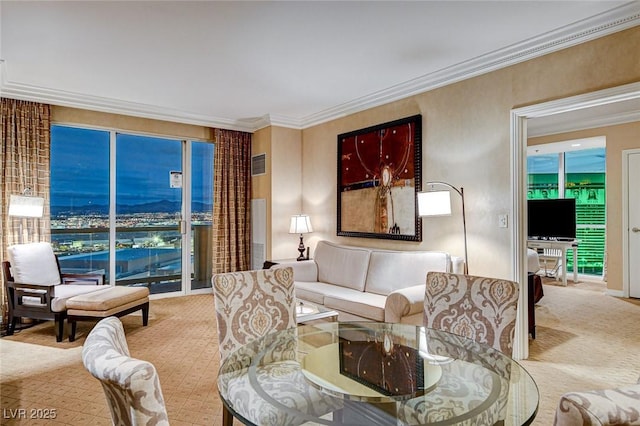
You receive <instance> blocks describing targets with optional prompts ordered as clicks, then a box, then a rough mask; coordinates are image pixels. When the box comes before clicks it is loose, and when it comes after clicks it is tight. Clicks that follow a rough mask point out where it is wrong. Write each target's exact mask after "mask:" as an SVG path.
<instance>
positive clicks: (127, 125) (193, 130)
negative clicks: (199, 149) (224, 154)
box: [51, 105, 213, 141]
mask: <svg viewBox="0 0 640 426" xmlns="http://www.w3.org/2000/svg"><path fill="white" fill-rule="evenodd" d="M51 121H52V122H54V123H61V124H81V125H83V126H93V127H102V128H107V129H116V130H127V131H131V132H139V133H145V134H151V135H161V136H170V137H177V138H183V139H195V140H206V141H207V140H208V141H210V140H213V130H212V129H210V128H208V127H203V126H194V125H191V124H182V123H173V122H170V121H161V120H151V119H147V118H139V117H130V116H127V115H120V114H109V113H105V112H98V111H89V110H84V109H77V108H68V107H61V106H56V105H52V106H51Z"/></svg>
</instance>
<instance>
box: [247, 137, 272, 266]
mask: <svg viewBox="0 0 640 426" xmlns="http://www.w3.org/2000/svg"><path fill="white" fill-rule="evenodd" d="M262 153H264V154H266V161H265V163H266V164H265V166H266V173H265V174H264V175H261V176H254V177H252V178H251V198H252V199H260V198H264V199H265V200H266V210H267V215H266V216H267V217H266V224H267V229H266V232H267V241H266V247H265V259H272V256H271V228H272V226H271V167H272V165H271V164H272V162H271V158H272V153H271V128H270V127H269V128H265V129H260V130H258V131H256V132H255V133H254V134H253V138H252V139H251V155H258V154H262Z"/></svg>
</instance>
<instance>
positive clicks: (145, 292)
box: [67, 286, 149, 342]
mask: <svg viewBox="0 0 640 426" xmlns="http://www.w3.org/2000/svg"><path fill="white" fill-rule="evenodd" d="M137 310H142V325H143V326H146V325H147V323H148V322H149V289H148V288H147V287H124V286H115V287H109V288H107V289H105V290H98V291H94V292H91V293H86V294H80V295H78V296H74V297H72V298H70V299H68V300H67V321H68V322H69V324H70V325H71V330H70V331H69V341H70V342H73V341H74V340H75V338H76V321H82V320H93V319H101V318H106V317H110V316H116V317H121V316H123V315H127V314H130V313H131V312H135V311H137Z"/></svg>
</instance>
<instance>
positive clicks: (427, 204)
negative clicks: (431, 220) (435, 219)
mask: <svg viewBox="0 0 640 426" xmlns="http://www.w3.org/2000/svg"><path fill="white" fill-rule="evenodd" d="M450 214H451V193H450V192H449V191H429V192H419V193H418V215H420V216H448V215H450Z"/></svg>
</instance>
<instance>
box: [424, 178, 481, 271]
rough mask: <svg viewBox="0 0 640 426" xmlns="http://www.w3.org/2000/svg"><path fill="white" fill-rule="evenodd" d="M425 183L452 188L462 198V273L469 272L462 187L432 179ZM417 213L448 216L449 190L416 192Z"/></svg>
mask: <svg viewBox="0 0 640 426" xmlns="http://www.w3.org/2000/svg"><path fill="white" fill-rule="evenodd" d="M426 184H427V185H432V187H433V185H443V186H446V187H448V188H451V189H453V190H454V191H455V192H456V193H457V194H458V195H460V197H461V198H462V229H463V235H464V273H465V275H467V274H468V273H469V266H468V265H469V262H468V259H467V219H466V216H465V211H464V189H463V188H462V187H460V189H458V188H456V187H455V186H453V185H451V184H448V183H446V182H440V181H433V182H427V183H426ZM418 215H420V216H449V215H451V191H427V192H419V193H418Z"/></svg>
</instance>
